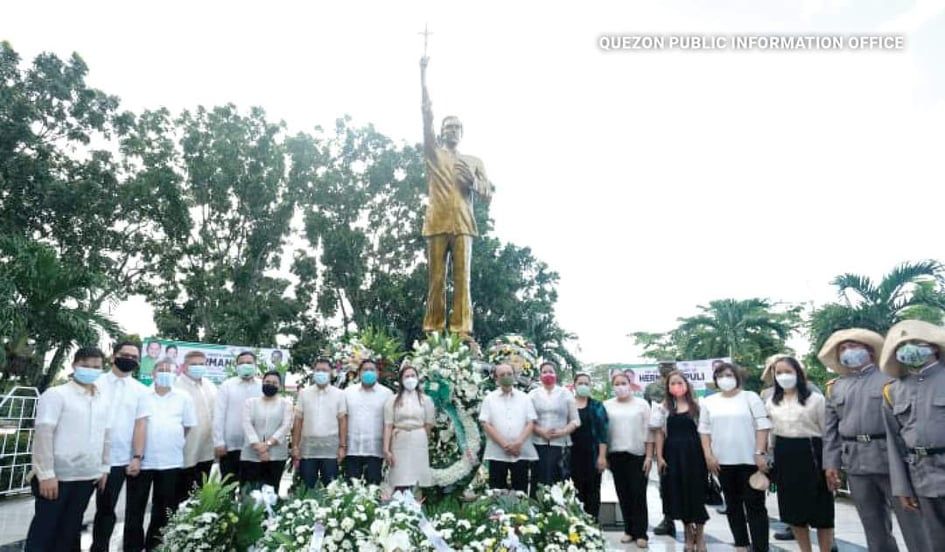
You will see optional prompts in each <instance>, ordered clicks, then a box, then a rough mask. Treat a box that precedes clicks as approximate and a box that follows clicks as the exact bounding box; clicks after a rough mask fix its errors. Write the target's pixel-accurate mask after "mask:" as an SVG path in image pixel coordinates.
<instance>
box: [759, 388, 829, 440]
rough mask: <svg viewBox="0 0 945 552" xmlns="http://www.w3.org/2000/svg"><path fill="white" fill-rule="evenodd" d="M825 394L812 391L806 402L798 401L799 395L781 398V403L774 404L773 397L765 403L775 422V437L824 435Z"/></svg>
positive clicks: (772, 421)
mask: <svg viewBox="0 0 945 552" xmlns="http://www.w3.org/2000/svg"><path fill="white" fill-rule="evenodd" d="M825 404H826V403H825V401H824V396H823V395H820V394H818V393H811V394H810V396H809V397H807V400H806V401H804V404H801V403H799V402H798V401H797V395H794V396H791V397H788V396H787V395H785V396H784V397H783V398H782V399H781V404H774V400H773V398H771V399H768V403H767V404H766V405H765V406H766V407H767V409H768V417H769V418H771V423H772V424H774V429H773V433H774V436H775V437H823V435H824V417H825V414H824V412H825Z"/></svg>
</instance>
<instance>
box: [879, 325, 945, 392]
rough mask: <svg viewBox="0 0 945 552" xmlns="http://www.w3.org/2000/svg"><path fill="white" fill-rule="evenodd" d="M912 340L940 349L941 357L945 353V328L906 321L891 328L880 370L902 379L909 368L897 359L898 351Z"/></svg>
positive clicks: (884, 346)
mask: <svg viewBox="0 0 945 552" xmlns="http://www.w3.org/2000/svg"><path fill="white" fill-rule="evenodd" d="M912 340H915V341H923V342H925V343H931V344H932V345H935V346H936V347H938V350H939V354H940V355H941V354H942V353H945V328H943V327H941V326H937V325H935V324H930V323H928V322H923V321H921V320H904V321H902V322H900V323H898V324H896V325H895V326H893V327H892V328H889V332H888V333H887V334H886V341H885V342H884V343H883V354H882V355H881V356H880V360H879V367H880V369H881V370H882V371H883V372H886V373H887V374H889V375H890V376H892V377H894V378H899V377H902V376H903V374H905V373H906V371H907V370H908V367H907V366H905V365H904V364H902V363H901V362H899V361H898V360H897V359H896V349H898V348H899V346H900V345H902V344H903V343H905V342H906V341H912Z"/></svg>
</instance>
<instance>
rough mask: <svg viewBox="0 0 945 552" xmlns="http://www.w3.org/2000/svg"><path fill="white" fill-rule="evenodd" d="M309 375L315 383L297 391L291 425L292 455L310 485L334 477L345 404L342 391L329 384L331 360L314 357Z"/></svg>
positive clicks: (344, 431) (343, 446) (341, 450)
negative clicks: (293, 423)
mask: <svg viewBox="0 0 945 552" xmlns="http://www.w3.org/2000/svg"><path fill="white" fill-rule="evenodd" d="M312 379H314V381H315V385H313V386H311V387H307V388H305V389H303V390H302V391H301V392H300V393H299V397H298V400H297V404H296V407H295V425H294V426H293V428H292V458H293V460H296V461H298V462H299V474H300V475H301V476H302V481H303V482H304V483H305V485H306V486H307V487H308V488H310V489H311V488H312V487H314V486H315V482H316V481H321V482H322V485H328V484H329V483H331V482H332V481H334V480H335V478H336V477H338V465H339V464H340V463H341V462H343V461H344V459H345V456H346V453H347V447H348V405H347V402H346V401H345V394H344V391H342V390H341V389H338V388H337V387H334V386H333V385H331V361H330V360H328V359H327V358H320V359H318V360H316V361H315V367H314V373H313V378H312Z"/></svg>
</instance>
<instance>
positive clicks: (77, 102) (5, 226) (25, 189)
mask: <svg viewBox="0 0 945 552" xmlns="http://www.w3.org/2000/svg"><path fill="white" fill-rule="evenodd" d="M87 72H88V68H87V67H86V65H85V63H84V62H83V61H82V59H81V58H80V57H79V56H78V55H75V54H74V55H73V56H72V57H71V58H69V59H67V60H62V59H60V58H58V57H57V56H55V55H52V54H41V55H39V56H37V57H36V58H35V60H34V61H33V63H32V64H31V65H30V66H29V67H21V61H20V57H19V56H18V55H17V53H16V52H15V51H14V50H13V49H12V47H11V46H10V45H9V44H8V43H2V44H0V237H2V238H3V239H6V240H7V242H6V244H7V248H6V253H7V254H10V252H11V251H14V250H15V251H19V252H21V253H22V254H23V255H25V256H24V258H23V259H19V258H17V259H16V260H17V261H22V262H23V263H25V265H27V266H37V267H38V266H42V267H44V268H49V267H52V266H53V264H54V263H53V259H55V263H58V264H57V266H58V267H60V268H61V269H62V273H63V274H69V273H72V274H74V275H75V278H74V279H73V280H72V281H71V282H70V284H69V287H70V291H69V300H68V301H66V302H55V301H54V302H52V303H49V304H48V306H47V307H48V308H49V309H55V310H56V312H59V311H60V310H61V309H66V310H64V311H62V312H63V313H67V312H72V313H86V314H87V315H88V317H89V319H92V318H95V317H97V316H99V313H100V311H101V310H102V309H103V308H104V307H107V306H110V305H112V304H114V303H115V302H117V301H119V300H122V299H124V298H125V297H127V296H128V295H129V294H130V293H134V292H135V291H137V290H139V289H140V288H141V287H142V286H143V285H145V282H146V281H147V279H148V278H151V277H153V275H155V274H158V273H160V272H161V271H162V269H164V268H166V267H167V266H168V265H169V264H170V263H171V262H172V261H171V259H172V258H173V256H174V255H175V252H176V250H177V247H176V244H177V243H179V240H180V238H181V236H182V235H184V234H185V233H186V224H181V223H180V220H181V216H183V217H185V218H186V209H181V208H180V206H181V202H180V194H179V193H178V190H177V188H176V181H175V179H174V175H173V173H171V172H169V171H167V170H166V161H165V158H164V155H165V153H166V152H167V146H168V144H167V143H166V142H162V141H161V138H160V135H155V134H154V133H152V132H151V131H150V127H151V125H152V121H150V120H147V119H144V118H138V117H135V116H134V115H132V114H130V113H128V112H125V111H122V110H120V108H119V102H118V99H117V98H115V97H114V96H109V95H107V94H105V93H103V92H101V91H99V90H96V89H94V88H90V87H89V86H88V85H87V84H86V82H85V78H86V74H87ZM14 244H15V245H14ZM35 277H36V278H42V277H43V276H42V275H41V274H36V275H35ZM11 281H15V282H17V285H20V286H23V285H26V284H27V283H28V282H27V281H25V280H22V279H17V278H14V279H13V280H11ZM40 283H42V280H41V279H40V280H38V281H37V282H34V283H32V284H30V285H31V286H36V285H39V284H40ZM76 286H78V287H76ZM37 291H41V290H38V288H24V287H20V288H17V289H15V290H11V292H10V295H8V296H7V297H14V298H15V299H7V300H8V301H17V302H20V303H21V304H26V303H22V302H23V301H27V300H26V299H25V298H28V297H33V296H35V292H37ZM28 302H29V301H27V303H28ZM44 314H45V315H47V316H55V314H56V313H55V312H51V311H46V312H45V313H44ZM102 327H103V328H108V327H110V326H108V325H105V326H102ZM19 328H20V330H23V329H24V328H28V331H29V332H30V333H29V335H28V336H26V339H27V340H29V341H32V342H35V343H37V344H42V347H39V348H34V349H32V350H34V354H35V355H36V356H37V358H36V359H33V360H31V361H30V362H31V363H34V364H36V365H39V366H42V365H43V361H44V359H43V355H44V354H45V353H47V352H48V353H51V355H52V356H51V360H52V362H51V363H50V365H49V367H48V370H47V374H46V376H45V377H44V378H41V379H40V380H39V381H41V382H42V381H51V380H52V379H53V378H54V377H55V375H56V372H57V371H58V370H59V368H60V367H61V365H62V360H63V358H64V356H65V353H66V352H67V350H68V348H70V347H72V346H73V344H74V343H75V341H76V339H78V338H79V337H82V338H83V339H85V338H88V339H93V340H96V341H97V339H94V338H95V337H97V336H94V335H93V336H89V335H88V334H87V333H85V332H79V333H76V334H75V335H71V336H68V335H63V334H61V333H56V332H58V331H59V330H60V329H61V328H59V329H56V330H53V327H52V326H49V327H47V326H45V325H42V324H40V325H36V324H28V325H26V326H23V325H20V326H19ZM23 338H24V337H23V336H22V335H18V334H17V335H14V334H10V333H4V334H3V335H0V340H2V342H3V343H4V345H10V347H7V350H8V355H9V354H10V353H9V351H18V353H16V354H17V355H19V354H21V353H22V352H23V351H26V350H27V349H24V348H23V347H21V346H20V345H18V344H17V343H19V342H20V341H21V340H22V339H23ZM0 362H3V363H7V362H16V363H22V362H23V359H22V358H19V357H17V358H4V359H0Z"/></svg>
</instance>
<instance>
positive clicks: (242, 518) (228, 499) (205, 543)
mask: <svg viewBox="0 0 945 552" xmlns="http://www.w3.org/2000/svg"><path fill="white" fill-rule="evenodd" d="M238 485H239V483H237V482H235V481H232V482H231V481H227V480H221V479H220V478H219V476H216V475H214V476H212V477H210V478H209V479H208V480H207V481H205V482H204V484H203V486H202V487H200V489H198V490H197V491H196V492H195V493H194V494H193V495H191V497H190V498H189V499H188V500H187V501H185V502H184V503H183V504H181V505H180V507H179V508H178V509H177V511H176V512H175V513H174V515H173V516H171V519H170V520H169V521H168V524H167V527H165V529H164V533H163V537H162V538H163V543H162V544H161V546H160V547H159V548H158V549H159V550H161V551H166V552H172V551H173V552H197V551H215V550H233V551H234V552H247V551H249V550H250V549H251V548H252V547H253V546H254V545H255V544H256V543H257V542H258V541H259V539H261V538H262V536H263V520H264V519H265V510H264V509H263V507H261V506H259V505H256V504H255V503H254V501H253V500H252V499H250V498H244V499H243V500H242V501H238V500H237V499H236V498H235V497H236V491H237V487H238Z"/></svg>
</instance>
